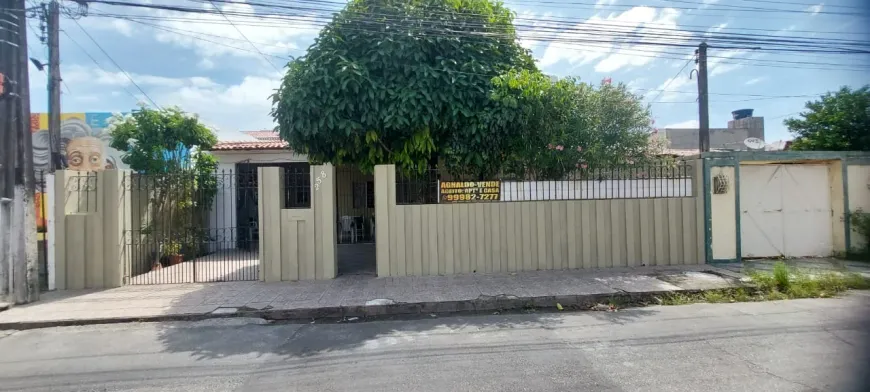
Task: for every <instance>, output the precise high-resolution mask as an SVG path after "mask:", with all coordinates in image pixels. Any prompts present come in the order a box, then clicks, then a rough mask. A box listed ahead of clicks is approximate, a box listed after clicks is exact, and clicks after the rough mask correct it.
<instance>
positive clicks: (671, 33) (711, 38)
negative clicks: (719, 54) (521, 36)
mask: <svg viewBox="0 0 870 392" xmlns="http://www.w3.org/2000/svg"><path fill="white" fill-rule="evenodd" d="M215 1H219V0H215ZM99 2H100V3H102V4H110V5H119V4H123V5H126V6H132V7H142V8H152V9H153V8H156V9H162V10H171V11H176V12H186V13H193V14H203V13H205V14H209V13H214V12H210V11H209V10H203V9H197V8H185V7H177V6H156V5H151V4H138V3H119V2H115V1H108V0H102V1H99ZM248 4H256V3H248ZM269 6H270V7H275V8H290V9H294V10H295V11H297V13H296V14H289V15H288V14H281V15H270V16H269V19H273V20H295V19H294V18H297V19H298V18H301V19H304V20H296V21H305V22H310V21H311V20H313V19H314V20H316V19H317V18H324V17H322V16H318V15H316V14H314V15H300V14H298V11H315V12H316V11H324V10H322V9H310V8H300V7H292V6H278V5H269ZM332 11H334V10H332ZM433 13H434V11H433ZM222 14H223V16H224V17H225V18H226V19H229V17H228V15H233V16H238V17H250V18H256V19H257V22H256V23H254V24H253V25H257V26H264V27H265V26H267V25H269V24H268V23H264V20H263V19H264V16H263V15H262V14H257V13H246V12H227V11H222ZM345 14H347V12H343V13H342V15H344V19H343V20H345V21H351V22H352V21H358V22H361V23H363V24H365V25H367V26H368V27H371V26H386V25H387V23H388V22H391V21H392V22H399V20H398V19H392V18H395V17H396V15H385V14H375V13H365V14H360V13H357V16H353V17H350V16H348V15H345ZM466 14H470V13H466ZM103 15H104V16H117V14H115V15H113V14H103ZM351 15H353V14H351ZM379 15H380V16H382V17H380V18H378V20H377V21H375V20H373V19H371V18H370V17H377V16H379ZM122 16H128V15H122ZM360 16H363V17H362V18H361V17H360ZM128 17H136V18H142V19H152V20H178V21H189V22H200V23H202V21H201V20H197V19H195V18H178V17H167V16H151V17H149V16H141V15H140V16H136V15H133V16H128ZM424 22H425V21H424ZM437 22H438V23H440V26H439V27H443V25H445V24H446V25H449V24H450V22H445V21H437ZM456 23H457V24H456V26H457V27H462V28H468V27H472V28H473V27H480V28H481V29H482V30H484V31H467V30H465V31H456V30H444V29H443V28H441V29H434V28H431V27H430V28H429V29H428V30H427V28H426V26H425V25H422V24H421V25H420V26H418V27H416V28H415V30H416V31H418V32H420V33H422V34H440V35H442V36H460V37H468V36H494V37H504V38H515V37H516V35H515V34H514V33H513V32H512V31H509V32H508V31H505V32H504V33H500V32H499V29H498V28H493V27H491V26H487V25H486V24H484V22H483V21H481V22H478V23H473V22H472V23H469V22H468V21H463V22H456ZM459 23H461V25H460V24H459ZM561 23H564V22H561ZM233 24H234V25H235V26H236V28H238V25H239V24H240V23H233ZM514 27H516V29H517V30H523V29H524V28H526V29H528V30H530V31H533V32H536V33H539V32H540V31H544V32H549V33H550V34H557V35H555V36H553V35H549V36H547V35H543V34H535V35H534V36H531V37H527V38H528V39H531V40H535V41H541V42H560V41H562V42H578V41H579V42H600V43H621V44H634V45H644V46H671V47H694V45H688V44H682V43H681V42H682V41H684V40H688V39H692V38H700V37H701V36H704V37H705V38H706V39H707V41H708V42H710V44H711V46H715V47H719V48H725V49H756V50H765V51H774V52H799V53H870V50H868V49H870V45H868V44H867V43H866V42H865V41H855V40H844V39H838V40H830V39H821V38H802V39H785V38H777V37H772V36H758V35H752V34H742V33H730V34H716V35H711V34H709V32H707V31H691V30H674V29H657V28H653V27H646V26H645V27H644V28H643V31H636V30H635V29H634V27H628V26H624V25H609V24H608V23H605V22H602V23H596V24H595V25H593V26H574V27H569V28H559V27H554V26H541V25H531V26H524V25H520V24H516V23H515V24H514ZM343 28H345V29H348V30H349V28H348V27H346V26H343ZM505 28H507V27H505ZM366 30H367V31H370V32H375V33H383V32H382V31H375V30H372V29H370V28H365V29H362V31H366ZM614 30H616V31H614ZM620 30H622V31H620ZM569 33H584V34H594V35H596V36H598V37H602V36H603V37H606V38H614V37H616V38H620V37H621V38H623V39H622V40H617V39H615V38H614V39H603V40H602V39H590V38H580V39H578V37H573V36H565V35H566V34H569ZM675 33H679V34H675ZM651 38H652V40H651ZM720 44H721V45H731V46H720ZM737 45H740V46H737ZM745 45H766V46H767V47H762V46H745Z"/></svg>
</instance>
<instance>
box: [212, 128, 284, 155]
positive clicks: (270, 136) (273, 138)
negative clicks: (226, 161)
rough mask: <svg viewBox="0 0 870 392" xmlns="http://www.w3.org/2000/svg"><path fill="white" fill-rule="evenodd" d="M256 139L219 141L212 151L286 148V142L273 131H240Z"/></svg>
mask: <svg viewBox="0 0 870 392" xmlns="http://www.w3.org/2000/svg"><path fill="white" fill-rule="evenodd" d="M241 133H243V134H245V135H248V136H250V137H252V138H254V139H257V140H225V141H219V142H217V144H215V145H214V147H212V148H211V150H212V151H230V150H235V151H243V150H283V149H286V148H287V142H285V141H283V140H281V137H279V136H278V132H275V131H241Z"/></svg>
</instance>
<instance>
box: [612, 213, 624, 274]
mask: <svg viewBox="0 0 870 392" xmlns="http://www.w3.org/2000/svg"><path fill="white" fill-rule="evenodd" d="M610 222H611V231H610V232H611V235H610V241H611V242H610V245H611V252H612V253H611V254H612V256H611V259H612V260H613V262H612V266H613V267H625V266H626V265H628V262H627V254H626V252H627V251H628V246H627V245H626V240H627V238H626V226H625V200H611V201H610Z"/></svg>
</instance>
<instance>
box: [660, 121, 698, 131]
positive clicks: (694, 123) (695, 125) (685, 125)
mask: <svg viewBox="0 0 870 392" xmlns="http://www.w3.org/2000/svg"><path fill="white" fill-rule="evenodd" d="M699 124H700V123H698V120H686V121H683V122H678V123H673V124H668V125H665V126H664V128H690V129H694V128H698V127H699V126H700V125H699Z"/></svg>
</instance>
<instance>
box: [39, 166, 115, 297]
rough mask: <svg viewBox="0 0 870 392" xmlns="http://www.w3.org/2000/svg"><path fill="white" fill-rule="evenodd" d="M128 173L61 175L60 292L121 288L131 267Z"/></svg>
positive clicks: (58, 195) (56, 215)
mask: <svg viewBox="0 0 870 392" xmlns="http://www.w3.org/2000/svg"><path fill="white" fill-rule="evenodd" d="M126 176H129V174H127V173H126V171H124V170H106V171H102V172H75V171H63V170H62V171H57V172H56V173H55V177H54V181H55V187H54V189H55V202H54V211H49V212H48V213H49V214H53V215H54V220H55V225H56V228H57V229H56V230H55V232H54V233H55V236H56V238H55V247H54V250H53V251H54V252H55V254H54V261H55V273H54V277H55V282H54V285H55V287H56V288H57V289H58V290H64V289H70V290H74V289H100V288H110V287H119V286H121V284H122V283H123V275H124V268H125V267H126V266H127V263H128V255H127V252H126V249H127V247H126V246H124V245H125V239H124V233H125V231H126V230H129V228H130V212H129V206H130V193H129V192H128V191H127V190H126V187H125V185H124V183H123V179H124V178H125V177H126Z"/></svg>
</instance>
